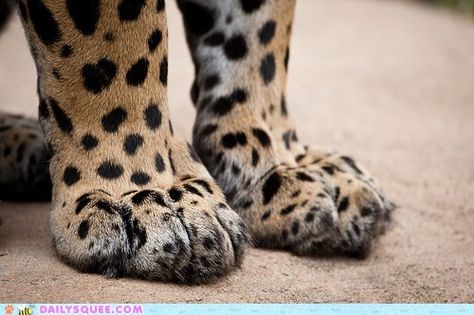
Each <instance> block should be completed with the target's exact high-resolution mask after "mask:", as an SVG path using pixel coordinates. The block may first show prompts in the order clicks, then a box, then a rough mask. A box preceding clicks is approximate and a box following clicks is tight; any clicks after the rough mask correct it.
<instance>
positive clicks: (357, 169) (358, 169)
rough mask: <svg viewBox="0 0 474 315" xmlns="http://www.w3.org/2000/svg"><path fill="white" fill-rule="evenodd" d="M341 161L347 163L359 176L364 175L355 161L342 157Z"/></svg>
mask: <svg viewBox="0 0 474 315" xmlns="http://www.w3.org/2000/svg"><path fill="white" fill-rule="evenodd" d="M341 159H342V160H343V161H344V162H346V164H347V165H349V166H350V167H351V168H352V169H353V170H354V171H355V172H356V173H357V174H359V175H362V174H363V173H362V171H361V170H360V168H359V167H357V165H356V163H355V161H354V160H353V159H352V158H351V157H348V156H341Z"/></svg>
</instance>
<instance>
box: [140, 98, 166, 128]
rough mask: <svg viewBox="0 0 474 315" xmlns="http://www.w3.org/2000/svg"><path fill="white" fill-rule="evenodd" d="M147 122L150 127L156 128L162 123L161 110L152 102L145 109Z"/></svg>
mask: <svg viewBox="0 0 474 315" xmlns="http://www.w3.org/2000/svg"><path fill="white" fill-rule="evenodd" d="M144 117H145V122H146V125H147V127H148V128H150V129H151V130H156V129H158V128H159V127H160V125H161V119H162V117H161V111H160V109H159V108H158V105H156V104H153V103H152V104H150V105H149V106H148V107H147V108H146V109H145V111H144Z"/></svg>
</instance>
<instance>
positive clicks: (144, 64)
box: [126, 58, 150, 86]
mask: <svg viewBox="0 0 474 315" xmlns="http://www.w3.org/2000/svg"><path fill="white" fill-rule="evenodd" d="M149 65H150V62H149V61H148V59H146V58H140V59H138V61H137V62H135V63H134V64H133V65H132V66H131V67H130V69H128V71H127V76H126V78H127V84H128V85H131V86H139V85H142V84H143V82H145V79H146V77H147V75H148V67H149Z"/></svg>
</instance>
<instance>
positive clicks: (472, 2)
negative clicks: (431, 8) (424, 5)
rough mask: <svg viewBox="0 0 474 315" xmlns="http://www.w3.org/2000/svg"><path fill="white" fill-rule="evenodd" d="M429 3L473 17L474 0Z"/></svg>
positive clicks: (440, 0)
mask: <svg viewBox="0 0 474 315" xmlns="http://www.w3.org/2000/svg"><path fill="white" fill-rule="evenodd" d="M430 2H434V3H436V4H438V5H440V6H443V7H447V8H451V9H456V10H461V11H463V12H467V13H470V14H472V15H474V0H430Z"/></svg>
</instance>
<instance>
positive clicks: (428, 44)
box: [0, 0, 474, 303]
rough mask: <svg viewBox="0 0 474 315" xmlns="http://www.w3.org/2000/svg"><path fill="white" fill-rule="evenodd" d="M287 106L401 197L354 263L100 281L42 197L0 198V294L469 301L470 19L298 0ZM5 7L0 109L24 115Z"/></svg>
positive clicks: (260, 258) (473, 38)
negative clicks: (58, 250) (70, 258)
mask: <svg viewBox="0 0 474 315" xmlns="http://www.w3.org/2000/svg"><path fill="white" fill-rule="evenodd" d="M168 2H169V7H170V10H169V20H170V37H171V43H170V52H171V54H170V71H171V72H170V82H169V86H170V89H169V93H170V102H171V111H172V115H173V120H174V125H175V129H176V130H178V131H179V132H181V133H183V134H185V135H186V136H187V137H188V138H190V134H191V126H192V124H191V121H192V119H193V116H194V110H193V109H192V106H191V105H190V100H189V96H188V95H189V94H188V92H187V91H189V86H190V84H191V80H192V66H191V63H190V58H189V55H188V52H187V48H186V46H185V42H184V35H183V32H182V27H181V22H180V16H179V14H178V12H177V10H176V8H175V3H174V1H168ZM290 67H291V69H290V81H289V91H288V94H289V100H290V113H291V114H292V116H293V118H294V119H295V120H296V121H297V126H298V131H299V136H300V138H301V139H304V140H305V141H306V142H308V143H312V144H315V145H319V146H321V147H323V148H327V149H338V150H339V151H341V152H346V153H351V154H353V155H354V156H355V157H356V158H357V159H358V160H359V161H360V162H362V163H363V164H365V166H366V167H367V168H368V169H370V170H371V171H372V173H373V174H374V175H376V177H377V178H378V179H379V181H380V182H381V183H382V184H383V187H384V188H385V190H386V192H387V193H388V195H389V196H390V197H391V198H392V199H393V200H394V201H395V202H396V203H397V204H398V205H399V208H398V209H397V211H396V212H395V215H394V224H393V228H392V229H391V230H390V231H389V232H388V233H387V235H386V236H385V237H384V238H383V239H381V241H380V242H379V243H378V245H377V247H376V249H375V251H374V252H373V254H372V255H371V256H370V257H369V258H368V259H366V260H364V261H359V260H352V259H343V258H339V259H333V258H331V259H329V258H326V259H322V258H301V257H296V256H293V255H291V254H287V253H283V252H278V251H267V250H258V249H252V250H250V252H249V254H248V256H247V258H246V259H245V263H244V265H243V267H242V268H241V269H240V270H238V271H236V272H234V273H232V274H231V275H229V276H228V277H226V278H224V279H221V280H220V281H218V282H216V283H214V284H211V285H204V286H199V287H187V286H178V285H174V284H162V283H152V282H146V281H140V280H133V279H106V278H104V277H102V276H98V275H88V274H80V273H78V272H76V271H75V270H73V269H71V268H70V267H68V266H66V265H64V264H62V263H60V262H59V261H58V260H57V258H56V257H55V255H54V252H53V250H52V248H51V243H50V236H49V229H48V208H49V204H18V203H0V217H1V219H2V222H3V223H2V226H1V227H0V301H2V302H6V301H12V302H39V301H49V302H111V301H115V302H119V301H122V302H123V301H127V302H139V301H141V302H143V301H147V302H178V303H179V302H200V303H203V302H310V303H311V302H349V301H358V302H448V301H449V302H455V301H456V302H474V276H473V275H474V232H473V229H474V203H473V193H474V21H472V20H469V19H467V18H464V17H460V16H457V15H452V14H449V13H446V12H442V11H438V10H436V9H434V8H430V7H424V6H418V5H415V4H413V3H412V2H392V1H377V0H360V1H344V0H331V1H323V0H320V1H319V0H318V1H317V0H299V3H298V8H297V17H296V23H295V25H294V39H293V49H292V56H291V61H290ZM35 81H36V78H35V73H34V67H33V63H32V61H31V57H30V56H29V55H28V52H27V49H26V44H25V40H24V35H23V32H22V30H21V28H20V25H19V20H18V19H17V18H16V19H14V20H13V21H12V23H10V25H9V28H8V30H7V32H6V33H5V34H3V36H1V37H0V109H1V110H10V111H14V112H18V113H27V114H30V115H32V116H35V109H34V108H35V106H36V104H37V98H36V95H35Z"/></svg>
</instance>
